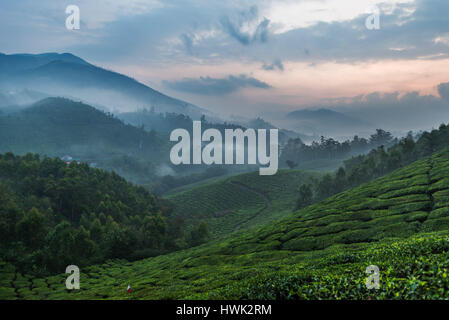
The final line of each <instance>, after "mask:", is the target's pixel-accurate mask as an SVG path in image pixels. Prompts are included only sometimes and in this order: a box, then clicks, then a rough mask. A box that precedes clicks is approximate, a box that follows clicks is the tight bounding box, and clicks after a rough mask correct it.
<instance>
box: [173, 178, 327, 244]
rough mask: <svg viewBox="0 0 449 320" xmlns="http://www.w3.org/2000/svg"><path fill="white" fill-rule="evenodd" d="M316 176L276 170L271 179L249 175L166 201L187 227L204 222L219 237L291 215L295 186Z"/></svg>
mask: <svg viewBox="0 0 449 320" xmlns="http://www.w3.org/2000/svg"><path fill="white" fill-rule="evenodd" d="M318 175H319V174H318V173H308V172H304V171H300V170H280V171H279V172H278V173H277V174H276V175H273V176H260V175H259V173H258V172H253V173H248V174H242V175H237V176H232V177H230V178H227V179H221V180H219V181H217V182H214V183H211V184H208V185H203V186H200V187H196V188H192V189H190V190H187V191H183V192H180V193H177V194H175V195H172V196H170V197H168V199H169V200H170V201H171V202H172V203H173V204H174V207H175V210H174V213H173V214H174V215H180V216H182V217H183V218H184V219H185V221H186V223H187V224H188V225H189V224H190V225H193V224H194V223H195V222H196V221H198V220H204V221H206V222H207V223H208V225H209V227H210V229H211V233H212V235H213V236H222V235H228V234H229V233H231V232H233V231H237V230H243V229H245V228H247V227H254V226H260V225H262V224H265V223H268V222H272V221H275V220H277V219H279V218H282V217H285V216H286V215H289V214H291V212H292V210H293V208H294V207H295V202H296V198H297V191H298V186H299V185H301V184H303V183H307V182H309V180H310V179H312V178H313V177H316V176H318Z"/></svg>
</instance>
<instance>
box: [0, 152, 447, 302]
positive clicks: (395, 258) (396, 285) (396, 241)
mask: <svg viewBox="0 0 449 320" xmlns="http://www.w3.org/2000/svg"><path fill="white" fill-rule="evenodd" d="M448 198H449V149H445V150H443V151H441V152H438V153H436V154H434V155H433V156H432V157H430V158H426V159H423V160H421V161H417V162H415V163H413V164H412V165H409V166H408V167H406V168H403V169H400V170H397V171H395V172H393V173H392V174H390V175H388V176H385V177H383V178H380V179H377V180H375V181H372V182H370V183H367V184H364V185H361V186H360V187H357V188H355V189H352V190H349V191H347V192H344V193H341V194H338V195H336V196H333V197H331V198H329V199H327V200H325V201H323V202H321V203H318V204H315V205H312V206H309V207H307V208H305V209H302V210H300V211H298V212H296V213H294V214H292V215H291V216H289V217H288V218H285V219H282V220H279V221H278V222H276V223H273V224H269V225H267V226H265V227H262V228H259V229H257V230H253V231H249V232H246V233H241V234H239V235H237V236H235V237H233V238H231V237H229V238H228V239H226V240H220V241H218V240H217V241H214V242H210V243H208V244H205V245H203V246H200V247H196V248H192V249H188V250H184V251H181V252H177V253H172V254H168V255H165V256H159V257H156V258H150V259H145V260H141V261H138V262H135V263H129V262H126V261H111V262H109V263H108V264H104V265H98V266H92V267H90V268H86V269H83V270H82V276H81V283H82V284H81V287H82V289H81V290H79V291H74V292H70V293H68V292H67V290H66V289H65V287H64V285H63V283H64V279H65V276H64V275H60V276H54V277H50V278H45V279H34V278H32V277H30V276H27V275H21V274H18V273H15V272H14V269H13V268H12V267H11V266H10V265H8V264H3V266H2V270H3V273H2V282H1V283H2V285H4V286H5V288H4V289H2V290H3V294H2V296H3V297H6V295H8V296H7V297H9V298H26V299H32V298H36V299H37V298H40V299H42V298H45V299H95V298H113V299H123V298H136V299H139V298H145V299H158V298H368V297H371V298H445V297H448V295H449V293H448V290H447V288H448V285H449V277H448V274H449V271H448V269H447V266H448V265H449V254H448V249H449V240H448V238H447V233H448V232H447V229H448V227H449V205H448V201H447V200H448ZM370 264H377V265H378V266H379V267H380V269H381V284H382V285H381V288H380V289H379V290H378V291H375V292H372V291H368V290H367V289H366V288H365V285H364V282H365V279H366V274H365V268H366V267H367V266H368V265H370ZM128 283H129V284H131V286H132V287H133V288H134V292H133V294H132V295H131V296H127V295H126V291H125V289H126V286H127V284H128ZM11 285H12V287H11Z"/></svg>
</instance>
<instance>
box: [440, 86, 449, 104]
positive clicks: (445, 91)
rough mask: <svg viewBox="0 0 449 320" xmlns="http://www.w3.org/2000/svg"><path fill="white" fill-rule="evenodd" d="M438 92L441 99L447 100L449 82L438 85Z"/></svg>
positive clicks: (448, 96)
mask: <svg viewBox="0 0 449 320" xmlns="http://www.w3.org/2000/svg"><path fill="white" fill-rule="evenodd" d="M438 94H439V95H440V97H441V98H442V99H444V100H448V101H449V82H446V83H440V84H439V85H438Z"/></svg>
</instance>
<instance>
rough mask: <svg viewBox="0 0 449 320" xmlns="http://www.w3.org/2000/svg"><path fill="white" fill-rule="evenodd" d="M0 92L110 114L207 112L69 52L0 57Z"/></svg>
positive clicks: (199, 114) (198, 113) (192, 113)
mask: <svg viewBox="0 0 449 320" xmlns="http://www.w3.org/2000/svg"><path fill="white" fill-rule="evenodd" d="M0 70H1V72H0V91H2V92H5V91H20V90H24V89H29V90H34V91H39V92H43V93H46V94H47V95H48V96H64V97H74V98H77V99H81V100H82V101H84V102H86V103H89V104H91V105H95V106H96V105H100V106H107V107H108V108H109V110H110V111H112V110H114V111H115V110H122V111H131V110H136V109H138V108H142V107H148V108H151V107H154V109H155V110H156V111H157V112H175V113H182V114H187V115H189V116H191V117H193V118H195V119H197V118H199V117H200V116H201V115H202V114H204V113H207V111H206V110H203V109H201V108H199V107H197V106H195V105H193V104H190V103H187V102H185V101H182V100H178V99H175V98H172V97H169V96H167V95H164V94H163V93H161V92H159V91H156V90H154V89H152V88H150V87H148V86H146V85H144V84H142V83H140V82H138V81H136V80H134V79H132V78H130V77H127V76H125V75H122V74H120V73H117V72H113V71H109V70H106V69H103V68H100V67H97V66H95V65H93V64H90V63H88V62H86V61H85V60H83V59H81V58H79V57H76V56H74V55H72V54H70V53H63V54H57V53H46V54H39V55H31V54H12V55H5V54H1V55H0Z"/></svg>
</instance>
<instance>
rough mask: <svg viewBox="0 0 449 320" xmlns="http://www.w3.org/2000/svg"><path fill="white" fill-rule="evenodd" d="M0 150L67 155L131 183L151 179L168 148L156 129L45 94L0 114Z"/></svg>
mask: <svg viewBox="0 0 449 320" xmlns="http://www.w3.org/2000/svg"><path fill="white" fill-rule="evenodd" d="M0 137H1V139H0V152H9V151H11V152H14V153H16V154H26V153H28V152H33V153H39V154H41V155H47V156H51V157H63V156H65V155H69V156H71V157H73V158H74V160H77V161H82V162H86V163H90V164H92V165H94V166H97V167H100V168H103V169H106V170H114V171H115V172H117V173H118V174H120V175H121V176H124V177H125V178H126V179H128V180H130V181H133V182H135V183H142V184H144V183H146V184H148V183H151V182H154V180H155V178H156V174H155V170H156V166H157V165H158V164H160V163H161V161H165V159H164V160H161V159H162V156H161V155H163V154H167V153H168V152H169V146H168V144H167V142H166V141H167V140H166V139H165V138H162V137H160V136H158V135H157V134H156V133H155V132H148V131H145V130H144V129H143V128H137V127H133V126H131V125H127V124H124V123H123V122H122V121H121V120H118V119H117V118H115V117H114V116H112V115H111V114H108V113H104V112H102V111H100V110H97V109H95V108H94V107H92V106H89V105H86V104H84V103H81V102H75V101H71V100H68V99H64V98H47V99H44V100H41V101H39V102H36V103H35V104H33V105H31V106H30V107H28V108H25V109H23V110H19V111H17V112H15V113H10V114H4V115H2V114H0Z"/></svg>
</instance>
